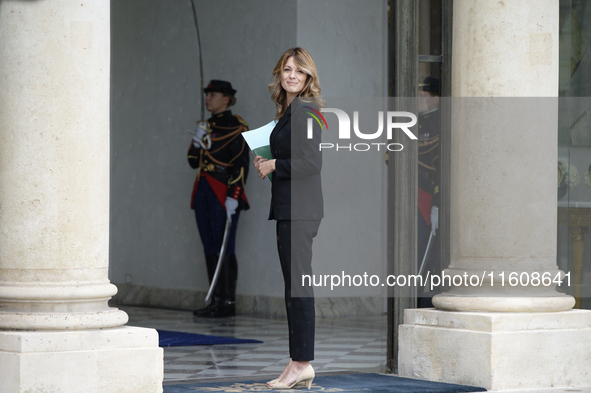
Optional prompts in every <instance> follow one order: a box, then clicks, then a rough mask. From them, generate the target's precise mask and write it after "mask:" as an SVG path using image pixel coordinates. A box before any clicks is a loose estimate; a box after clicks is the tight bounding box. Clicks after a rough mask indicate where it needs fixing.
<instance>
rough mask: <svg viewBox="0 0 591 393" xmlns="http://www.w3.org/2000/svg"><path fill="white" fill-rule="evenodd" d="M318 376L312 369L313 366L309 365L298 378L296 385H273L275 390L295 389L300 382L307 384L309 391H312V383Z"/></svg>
mask: <svg viewBox="0 0 591 393" xmlns="http://www.w3.org/2000/svg"><path fill="white" fill-rule="evenodd" d="M315 376H316V374H315V373H314V368H312V365H311V364H310V365H308V367H306V368H305V369H303V370H302V371H301V372H300V373H299V374H298V377H297V378H296V381H295V382H294V383H292V384H291V385H289V386H288V385H286V384H284V383H283V382H277V383H275V384H273V386H272V388H273V389H293V387H294V386H295V385H297V384H298V383H300V382H306V387H307V388H308V389H310V387H311V386H312V381H313V380H314V377H315Z"/></svg>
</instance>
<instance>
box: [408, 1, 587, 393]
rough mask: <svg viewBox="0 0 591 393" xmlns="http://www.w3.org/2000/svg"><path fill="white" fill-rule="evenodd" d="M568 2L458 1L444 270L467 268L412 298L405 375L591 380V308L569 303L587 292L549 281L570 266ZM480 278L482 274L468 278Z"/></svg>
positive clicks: (521, 384) (487, 382)
mask: <svg viewBox="0 0 591 393" xmlns="http://www.w3.org/2000/svg"><path fill="white" fill-rule="evenodd" d="M558 6H559V5H558V2H556V1H554V0H543V1H538V0H504V1H489V0H486V1H472V0H462V1H458V2H454V22H453V23H454V26H453V29H454V31H453V34H454V41H453V65H452V73H453V75H452V93H453V96H454V98H453V100H452V108H453V109H452V151H451V160H452V167H451V179H452V180H451V211H450V215H451V234H450V236H451V255H450V257H451V258H450V260H451V264H450V266H449V268H448V269H446V270H445V271H444V273H445V274H446V275H448V276H452V277H453V276H461V277H462V278H463V280H458V281H457V283H460V282H461V284H460V285H458V284H456V285H452V286H451V288H450V290H449V291H447V292H444V293H442V294H440V295H437V296H436V297H435V298H434V299H433V304H434V305H435V307H436V308H437V309H427V310H406V312H405V324H404V325H402V326H401V328H400V331H401V332H400V352H399V363H400V370H401V374H402V375H406V376H413V377H419V378H426V379H430V380H438V381H447V382H454V383H462V384H469V385H475V386H481V387H485V388H487V389H493V390H499V389H507V390H509V389H526V388H550V387H555V388H556V387H567V386H588V385H590V384H591V377H589V375H588V373H587V372H586V371H584V370H587V369H588V368H589V367H591V359H589V357H588V356H587V353H588V352H589V350H590V349H591V345H590V344H588V343H589V339H590V338H591V312H590V311H581V310H571V311H568V310H570V309H571V308H572V307H573V305H574V304H575V301H574V298H572V297H571V296H567V295H565V294H562V293H558V292H557V291H556V284H555V283H550V284H549V285H548V280H546V281H545V284H543V283H542V281H541V280H542V279H543V277H548V278H551V279H552V280H555V279H556V278H557V277H558V278H560V276H561V275H562V274H563V273H562V272H560V271H559V269H558V267H557V266H556V227H557V201H556V199H557V195H556V194H557V192H556V178H555V176H556V175H555V173H556V162H557V147H558V143H557V127H558V101H557V98H556V97H557V96H558V23H559V19H558V17H559V7H558ZM511 273H515V275H514V277H517V278H518V280H517V285H511V284H510V282H509V279H510V276H509V275H510V274H511ZM472 276H475V277H476V278H477V279H479V280H480V283H481V284H480V285H478V284H476V283H477V280H476V279H475V280H473V281H471V282H469V283H466V277H469V278H470V277H472ZM535 277H538V280H539V281H535V282H532V279H533V278H535ZM503 278H504V280H503ZM515 282H516V281H515V280H513V281H512V283H513V284H514V283H515ZM536 283H538V284H537V285H536ZM503 284H504V285H503ZM571 284H572V275H571ZM465 311H470V313H467V312H465Z"/></svg>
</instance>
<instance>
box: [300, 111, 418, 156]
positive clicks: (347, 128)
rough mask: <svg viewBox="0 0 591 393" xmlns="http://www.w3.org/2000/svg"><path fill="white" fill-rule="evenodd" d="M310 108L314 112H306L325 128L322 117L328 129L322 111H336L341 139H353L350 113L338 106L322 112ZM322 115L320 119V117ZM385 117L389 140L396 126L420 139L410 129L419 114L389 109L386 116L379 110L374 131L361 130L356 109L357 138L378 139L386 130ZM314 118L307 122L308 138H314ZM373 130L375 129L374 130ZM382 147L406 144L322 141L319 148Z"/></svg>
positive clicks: (399, 148) (367, 148) (397, 147)
mask: <svg viewBox="0 0 591 393" xmlns="http://www.w3.org/2000/svg"><path fill="white" fill-rule="evenodd" d="M306 108H308V109H311V110H312V111H313V112H314V113H311V112H306V113H307V114H309V115H311V116H312V117H313V118H314V119H315V120H316V122H317V123H318V124H319V125H320V128H324V126H323V124H322V123H321V122H320V119H322V121H323V122H324V125H325V126H326V129H327V130H328V124H327V122H326V119H325V118H324V116H322V113H320V112H323V113H324V112H329V113H334V114H335V115H337V118H338V121H339V139H340V140H341V139H342V140H347V139H349V140H350V139H351V118H350V117H349V115H348V114H347V113H346V112H345V111H343V110H341V109H338V108H322V109H320V112H318V111H317V110H315V109H313V108H310V107H306ZM316 115H318V116H316ZM318 117H320V119H319V118H318ZM384 117H385V118H386V137H387V139H388V140H391V139H392V134H393V132H392V131H393V130H394V129H396V128H399V129H401V130H402V131H404V133H405V134H406V135H407V136H408V137H409V138H410V139H415V140H416V139H418V138H417V137H416V136H415V134H413V133H412V131H410V129H409V128H410V127H412V126H414V125H415V124H417V116H416V115H415V114H414V113H411V112H397V111H387V112H386V115H385V116H384V112H383V111H379V112H378V130H377V131H375V132H372V133H364V132H361V130H360V128H359V112H358V111H354V112H353V132H354V133H355V136H357V138H359V139H363V140H372V139H373V140H375V139H378V138H380V137H381V136H382V133H383V131H384ZM396 118H407V119H410V120H409V121H407V122H403V123H400V122H398V121H396V120H395V119H396ZM314 119H311V118H309V119H308V123H307V131H308V139H312V128H313V125H314V123H313V121H314ZM372 131H373V130H372ZM381 147H385V149H387V150H389V151H401V150H402V149H403V148H404V146H403V145H402V144H401V143H379V142H372V143H355V144H352V143H349V144H340V143H337V144H336V146H335V144H334V143H327V142H321V143H320V144H319V145H318V149H319V150H321V151H322V150H326V149H336V151H339V150H348V151H353V150H354V151H369V150H372V149H376V150H377V151H380V148H381Z"/></svg>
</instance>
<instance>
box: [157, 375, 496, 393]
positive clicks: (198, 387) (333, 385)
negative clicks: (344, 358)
mask: <svg viewBox="0 0 591 393" xmlns="http://www.w3.org/2000/svg"><path fill="white" fill-rule="evenodd" d="M265 382H267V381H266V380H265V381H249V382H215V383H200V384H188V385H168V386H164V393H189V392H191V393H194V392H275V391H276V392H284V393H285V392H287V391H286V390H272V389H269V387H268V386H267V385H266V384H265ZM295 390H299V391H302V392H314V391H323V392H372V393H392V392H396V393H456V392H457V393H459V392H486V389H483V388H478V387H474V386H465V385H454V384H450V383H440V382H429V381H419V380H416V379H409V378H400V377H394V376H388V375H380V374H351V375H331V376H326V377H316V378H314V383H313V384H312V388H311V389H310V390H308V389H306V385H304V384H300V385H298V387H297V389H295Z"/></svg>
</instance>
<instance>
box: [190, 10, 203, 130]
mask: <svg viewBox="0 0 591 393" xmlns="http://www.w3.org/2000/svg"><path fill="white" fill-rule="evenodd" d="M191 7H192V8H193V20H194V21H195V32H196V33H197V44H198V45H199V75H200V77H201V90H200V92H201V94H203V57H202V55H201V38H200V37H199V24H198V23H197V11H196V10H195V1H194V0H191ZM204 116H205V108H204V106H203V97H201V121H203V120H204Z"/></svg>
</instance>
